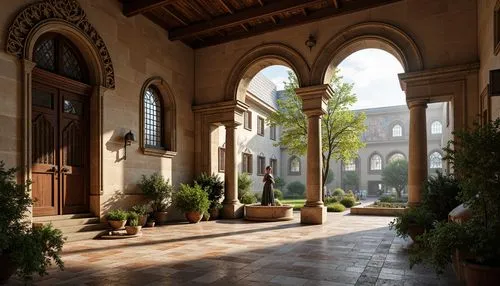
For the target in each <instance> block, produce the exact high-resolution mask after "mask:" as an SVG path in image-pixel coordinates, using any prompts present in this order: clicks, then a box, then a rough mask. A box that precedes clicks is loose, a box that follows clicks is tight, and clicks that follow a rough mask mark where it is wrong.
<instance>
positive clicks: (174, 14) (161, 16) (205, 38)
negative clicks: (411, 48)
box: [120, 0, 401, 48]
mask: <svg viewBox="0 0 500 286" xmlns="http://www.w3.org/2000/svg"><path fill="white" fill-rule="evenodd" d="M398 1H401V0H120V2H122V5H123V14H124V15H125V16H127V17H132V16H135V15H137V14H143V15H144V16H146V17H147V18H149V19H150V20H151V21H153V22H155V23H156V24H158V25H160V26H161V27H163V28H164V29H165V30H167V31H168V34H169V38H170V40H172V41H176V40H181V41H183V42H184V43H186V44H187V45H189V46H191V47H193V48H201V47H207V46H211V45H216V44H220V43H224V42H229V41H233V40H236V39H241V38H246V37H250V36H254V35H258V34H262V33H266V32H269V31H273V30H277V29H282V28H285V27H291V26H295V25H300V24H304V23H308V22H312V21H317V20H320V19H324V18H328V17H335V16H339V15H343V14H348V13H352V12H356V11H359V10H363V9H369V8H373V7H376V6H381V5H386V4H390V3H393V2H398Z"/></svg>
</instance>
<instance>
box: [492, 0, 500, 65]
mask: <svg viewBox="0 0 500 286" xmlns="http://www.w3.org/2000/svg"><path fill="white" fill-rule="evenodd" d="M499 52H500V0H497V3H496V5H495V9H494V11H493V53H494V55H495V56H497V55H498V53H499Z"/></svg>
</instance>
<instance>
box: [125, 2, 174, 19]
mask: <svg viewBox="0 0 500 286" xmlns="http://www.w3.org/2000/svg"><path fill="white" fill-rule="evenodd" d="M177 1H179V0H135V1H132V2H124V3H123V4H122V5H123V10H122V11H123V15H125V16H127V17H132V16H135V15H137V14H141V13H144V12H148V11H151V10H152V9H155V8H159V7H162V6H165V5H169V4H173V3H175V2H177Z"/></svg>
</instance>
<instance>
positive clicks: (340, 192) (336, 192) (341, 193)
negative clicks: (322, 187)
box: [332, 188, 345, 196]
mask: <svg viewBox="0 0 500 286" xmlns="http://www.w3.org/2000/svg"><path fill="white" fill-rule="evenodd" d="M344 195H345V192H344V190H342V189H341V188H336V189H335V190H333V193H332V196H344Z"/></svg>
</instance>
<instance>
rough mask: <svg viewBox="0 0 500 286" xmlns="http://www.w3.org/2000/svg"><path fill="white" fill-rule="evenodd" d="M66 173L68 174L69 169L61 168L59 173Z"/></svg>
mask: <svg viewBox="0 0 500 286" xmlns="http://www.w3.org/2000/svg"><path fill="white" fill-rule="evenodd" d="M67 172H69V168H68V167H66V166H64V167H62V169H61V173H67Z"/></svg>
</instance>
